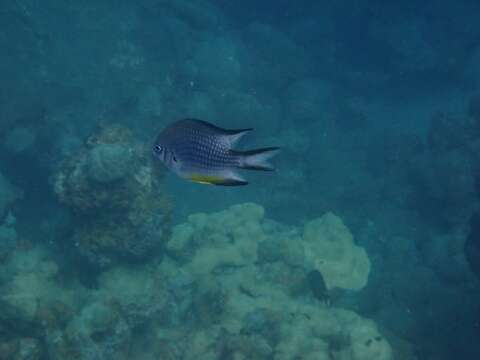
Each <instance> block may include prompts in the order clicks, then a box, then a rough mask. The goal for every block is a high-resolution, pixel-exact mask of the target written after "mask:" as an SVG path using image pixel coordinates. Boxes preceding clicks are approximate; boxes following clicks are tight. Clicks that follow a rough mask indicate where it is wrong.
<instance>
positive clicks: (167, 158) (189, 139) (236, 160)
mask: <svg viewBox="0 0 480 360" xmlns="http://www.w3.org/2000/svg"><path fill="white" fill-rule="evenodd" d="M252 130H253V129H252V128H246V129H238V130H227V129H223V128H221V127H218V126H216V125H213V124H211V123H209V122H207V121H204V120H199V119H190V118H188V119H182V120H178V121H175V122H173V123H172V124H170V125H168V126H167V127H166V128H165V129H163V130H162V131H161V132H160V134H159V135H158V137H157V139H156V140H155V142H154V144H153V156H154V157H155V158H156V159H158V160H160V162H162V163H163V164H164V165H165V166H166V167H167V168H168V169H169V170H170V171H172V172H174V173H175V174H177V175H178V176H179V177H181V178H183V179H186V180H189V181H192V182H195V183H200V184H210V185H223V186H241V185H247V184H248V181H247V180H245V179H244V178H243V177H242V176H240V174H238V171H237V170H238V169H247V170H262V171H273V170H275V168H274V167H273V165H272V164H270V163H269V161H268V160H270V159H271V158H272V157H274V156H275V155H276V154H277V153H278V152H279V151H280V148H279V147H265V148H261V149H256V150H248V151H238V150H234V149H233V147H234V146H235V145H236V144H237V143H238V142H239V140H240V139H241V138H242V137H243V136H244V135H245V134H247V133H249V132H251V131H252Z"/></svg>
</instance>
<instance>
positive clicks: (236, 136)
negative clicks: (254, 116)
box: [183, 119, 253, 147]
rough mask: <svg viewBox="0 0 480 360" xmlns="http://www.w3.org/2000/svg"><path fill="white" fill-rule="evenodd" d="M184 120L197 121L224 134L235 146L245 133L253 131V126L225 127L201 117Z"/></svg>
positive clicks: (214, 131) (221, 134) (220, 134)
mask: <svg viewBox="0 0 480 360" xmlns="http://www.w3.org/2000/svg"><path fill="white" fill-rule="evenodd" d="M183 121H191V122H194V123H197V125H199V126H203V127H205V128H207V129H209V130H210V131H211V132H212V133H213V134H215V135H218V136H222V137H223V138H224V139H225V140H226V141H227V142H228V143H229V145H230V147H233V146H234V145H235V144H236V143H237V142H238V141H239V140H240V139H241V138H242V136H243V135H245V134H246V133H247V132H249V131H252V130H253V128H246V129H233V130H231V129H224V128H221V127H219V126H216V125H213V124H211V123H209V122H207V121H204V120H199V119H184V120H183Z"/></svg>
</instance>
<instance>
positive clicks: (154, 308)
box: [0, 203, 394, 360]
mask: <svg viewBox="0 0 480 360" xmlns="http://www.w3.org/2000/svg"><path fill="white" fill-rule="evenodd" d="M93 226H95V224H93ZM312 238H315V239H316V241H317V242H318V243H320V245H319V246H321V247H324V248H325V249H330V251H328V253H329V256H328V257H327V258H323V257H322V256H323V255H322V254H318V253H316V252H314V251H313V252H312V253H311V254H310V255H307V254H308V253H309V251H308V250H307V249H308V248H309V246H310V247H311V246H312V244H311V241H312ZM322 243H323V245H321V244H322ZM275 249H276V250H275ZM100 250H101V248H100ZM165 253H166V254H165V256H164V257H163V258H162V259H161V261H148V262H146V263H144V264H137V265H126V264H125V263H123V264H120V263H113V262H112V263H110V265H111V266H109V268H108V269H106V270H105V271H104V272H102V273H101V274H100V275H99V278H98V285H97V287H96V288H91V289H89V288H86V287H84V286H83V285H82V284H81V283H79V282H78V281H68V282H67V281H65V280H64V277H63V276H61V273H60V272H59V267H58V264H57V263H56V261H55V260H54V259H53V258H52V255H51V254H49V253H48V252H46V251H45V249H43V248H42V247H41V246H37V247H33V248H29V249H26V250H23V251H19V252H16V253H15V255H13V256H12V257H11V258H10V259H9V262H8V263H7V264H6V265H5V268H4V270H5V271H4V272H3V274H4V275H3V276H2V277H1V283H2V295H1V296H0V303H1V307H2V311H1V312H0V314H1V315H0V316H1V320H2V321H1V322H0V323H1V324H2V325H1V327H0V333H1V334H2V335H3V336H2V340H1V341H0V351H1V353H0V357H1V358H2V359H12V360H13V359H30V360H40V359H44V358H48V359H58V360H60V359H78V360H87V359H88V360H89V359H132V358H135V359H139V360H150V359H286V360H287V359H288V360H291V359H295V358H302V359H325V360H327V359H338V360H390V359H393V358H394V350H393V349H392V346H391V345H390V341H391V340H390V339H391V336H387V335H388V334H386V333H384V332H383V331H382V330H381V329H379V328H378V327H377V326H376V324H375V323H374V322H373V321H372V320H369V319H366V318H363V317H361V316H360V315H358V314H356V313H355V312H353V311H351V310H347V309H343V308H341V307H337V306H336V305H335V303H333V304H331V305H329V304H326V303H325V302H323V301H321V300H320V299H317V297H316V296H315V294H312V291H311V289H310V286H309V283H308V281H306V280H307V274H308V273H309V271H311V268H312V266H314V264H322V266H318V268H319V271H320V272H322V275H323V276H324V277H325V279H326V282H327V284H328V287H329V288H335V287H337V286H340V287H342V286H343V287H346V288H360V287H361V286H362V285H363V284H364V283H366V281H367V279H368V266H366V265H368V264H369V262H368V257H367V256H366V254H365V253H364V252H363V251H361V248H359V247H358V246H356V245H354V244H353V242H352V237H351V234H350V233H349V231H348V229H347V228H346V227H345V225H343V223H342V221H341V220H340V219H339V218H337V217H336V216H335V215H333V214H326V215H325V216H323V217H321V218H320V219H318V220H314V221H313V222H312V223H309V224H307V225H306V227H305V230H304V232H303V234H302V231H301V229H298V228H296V227H287V226H285V225H282V224H279V223H276V222H274V221H271V220H268V219H265V217H264V209H263V208H262V207H261V206H259V205H257V204H253V203H246V204H240V205H235V206H232V207H231V208H229V209H227V210H225V211H221V212H218V213H213V214H205V213H199V214H193V215H191V216H189V218H188V220H187V221H186V222H185V223H182V224H179V225H176V226H175V227H174V228H173V230H172V235H171V237H169V238H168V241H167V242H166V245H165ZM335 254H336V256H335ZM356 257H359V259H360V260H358V259H357V260H355V261H353V262H352V259H354V258H356ZM306 258H311V260H312V261H311V262H310V261H305V259H306ZM332 259H333V260H332ZM357 261H359V262H361V263H362V262H363V264H365V266H360V267H358V269H364V270H358V271H354V272H353V273H350V272H349V271H333V270H335V269H337V270H338V269H344V268H345V269H351V268H352V263H355V262H357ZM329 264H331V265H329ZM340 264H343V265H340ZM315 271H318V270H315ZM332 271H333V273H334V276H333V275H331V274H332ZM359 274H361V275H359ZM348 278H352V280H349V279H348ZM359 279H360V280H359ZM351 284H355V285H351ZM26 352H28V355H25V354H26Z"/></svg>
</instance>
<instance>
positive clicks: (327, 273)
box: [303, 213, 370, 290]
mask: <svg viewBox="0 0 480 360" xmlns="http://www.w3.org/2000/svg"><path fill="white" fill-rule="evenodd" d="M303 242H304V244H305V253H306V257H307V259H308V260H309V261H310V262H311V263H312V264H313V268H314V269H317V270H318V271H320V272H321V273H322V275H323V278H324V279H325V283H326V285H327V289H332V288H334V287H339V288H343V289H350V290H359V289H361V288H363V287H364V286H365V285H366V284H367V281H368V274H369V272H370V260H369V259H368V256H367V253H366V251H365V249H363V248H362V247H360V246H357V245H355V243H354V242H353V236H352V234H351V233H350V231H349V230H348V228H347V227H346V226H345V225H344V224H343V222H342V220H341V219H340V218H339V217H337V216H335V215H334V214H332V213H327V214H325V215H324V216H322V217H321V218H319V219H316V220H313V221H310V222H308V223H307V224H306V225H305V228H304V232H303Z"/></svg>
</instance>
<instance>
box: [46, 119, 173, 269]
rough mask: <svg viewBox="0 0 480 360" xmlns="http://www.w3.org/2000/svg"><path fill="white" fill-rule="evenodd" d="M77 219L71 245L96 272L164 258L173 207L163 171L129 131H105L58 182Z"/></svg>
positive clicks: (63, 167) (70, 161) (71, 160)
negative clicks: (118, 265)
mask: <svg viewBox="0 0 480 360" xmlns="http://www.w3.org/2000/svg"><path fill="white" fill-rule="evenodd" d="M52 183H53V187H54V190H55V193H56V195H57V196H58V199H59V200H60V202H61V203H63V204H64V205H65V206H66V207H68V209H70V210H71V211H72V213H73V216H74V220H73V224H72V226H71V227H70V230H69V231H70V234H67V236H69V237H70V240H69V241H70V244H71V246H74V247H75V248H76V249H75V253H76V255H79V256H81V257H83V258H84V260H86V261H87V263H88V264H90V265H91V266H93V267H95V268H98V269H105V268H108V267H111V266H113V265H115V264H116V263H118V262H119V261H120V259H121V260H127V261H131V262H135V261H143V260H144V259H145V258H147V257H150V256H153V255H155V256H159V255H160V254H161V253H162V247H163V245H164V244H165V243H166V240H167V239H168V237H169V232H170V211H171V204H170V202H169V200H168V198H167V196H166V192H165V191H164V190H163V187H162V173H161V170H160V167H158V166H154V164H152V163H151V156H150V152H149V149H145V148H144V145H143V144H142V143H141V142H140V141H138V140H137V139H135V138H134V136H133V134H132V133H131V131H130V130H128V129H127V128H126V127H123V126H120V125H112V124H109V125H100V126H99V128H98V129H97V131H96V132H95V133H94V134H93V135H92V136H90V137H89V138H88V140H87V141H86V144H85V145H84V146H83V147H82V148H81V149H80V150H79V151H78V152H76V153H74V154H73V155H72V156H70V157H68V158H67V159H65V160H64V161H63V162H62V163H61V164H60V166H59V169H58V171H57V172H56V174H55V175H54V176H53V178H52Z"/></svg>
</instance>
